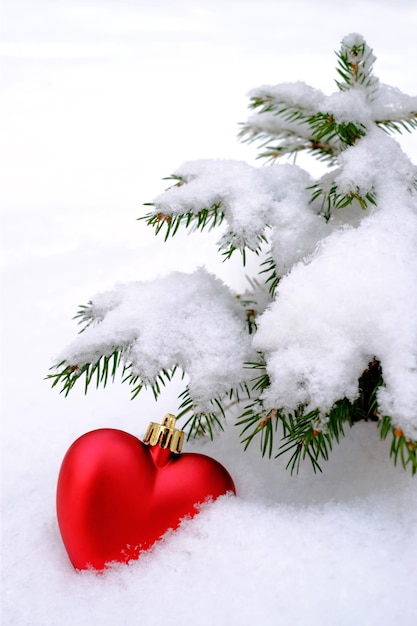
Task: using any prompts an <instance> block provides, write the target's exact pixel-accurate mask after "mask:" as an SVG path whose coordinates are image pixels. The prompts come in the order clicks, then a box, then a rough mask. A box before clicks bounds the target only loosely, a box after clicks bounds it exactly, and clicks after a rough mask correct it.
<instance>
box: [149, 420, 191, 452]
mask: <svg viewBox="0 0 417 626" xmlns="http://www.w3.org/2000/svg"><path fill="white" fill-rule="evenodd" d="M176 419H177V418H176V417H175V415H172V414H171V413H167V414H166V415H165V416H164V419H163V421H162V424H156V423H155V422H151V423H150V424H149V426H148V430H147V431H146V435H145V437H144V438H143V441H144V442H145V443H149V445H151V446H156V445H159V446H160V447H161V448H169V449H170V450H171V452H181V450H182V443H183V441H184V433H183V431H182V430H178V429H177V428H175V422H176Z"/></svg>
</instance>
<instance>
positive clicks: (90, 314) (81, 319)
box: [72, 300, 97, 333]
mask: <svg viewBox="0 0 417 626" xmlns="http://www.w3.org/2000/svg"><path fill="white" fill-rule="evenodd" d="M72 319H74V320H77V324H78V325H81V324H83V328H81V330H80V331H79V332H80V333H83V332H84V331H85V330H86V328H88V327H89V326H90V325H91V324H92V323H93V322H95V321H97V318H96V317H95V315H94V311H93V302H92V301H91V300H89V301H88V302H87V304H81V305H80V307H79V309H78V311H77V313H76V314H75V315H74V317H73V318H72Z"/></svg>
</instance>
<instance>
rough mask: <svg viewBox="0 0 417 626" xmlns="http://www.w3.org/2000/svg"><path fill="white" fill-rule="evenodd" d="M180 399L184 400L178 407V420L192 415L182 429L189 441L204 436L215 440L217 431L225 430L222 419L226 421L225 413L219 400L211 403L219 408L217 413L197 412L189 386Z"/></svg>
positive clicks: (215, 399)
mask: <svg viewBox="0 0 417 626" xmlns="http://www.w3.org/2000/svg"><path fill="white" fill-rule="evenodd" d="M178 397H179V399H180V400H182V402H181V404H180V406H179V407H178V412H177V419H181V418H183V417H185V416H186V415H187V414H189V413H191V415H189V417H188V419H187V420H186V422H185V423H184V425H183V426H182V429H183V430H184V431H187V441H188V440H190V439H191V438H195V437H203V436H208V437H209V438H210V439H211V440H213V439H214V433H215V431H216V430H221V431H222V430H224V428H223V424H222V418H223V419H224V417H225V413H224V409H223V407H222V405H221V403H220V401H219V400H218V399H217V398H214V399H213V400H211V403H212V404H214V405H215V406H217V409H218V410H217V411H208V412H202V411H197V412H196V411H195V406H194V401H193V399H192V398H191V395H190V389H189V387H188V386H187V387H186V388H185V390H184V391H183V392H182V393H181V394H180V395H179V396H178Z"/></svg>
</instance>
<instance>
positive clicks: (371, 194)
mask: <svg viewBox="0 0 417 626" xmlns="http://www.w3.org/2000/svg"><path fill="white" fill-rule="evenodd" d="M374 61H375V57H374V55H373V52H372V50H371V49H370V48H369V46H368V45H367V43H366V42H365V40H364V39H363V37H362V36H361V35H358V34H351V35H348V36H347V37H345V38H344V39H343V41H342V43H341V48H340V51H339V52H338V53H337V74H338V78H337V80H336V85H337V90H336V91H335V93H333V94H331V95H329V96H326V95H325V94H323V93H322V92H321V91H319V90H317V89H314V88H312V87H310V86H308V85H307V84H305V83H302V82H296V83H287V84H278V85H276V86H261V87H259V88H256V89H254V90H252V92H251V93H250V94H249V96H250V108H251V109H252V111H253V113H252V115H251V116H250V117H249V119H248V120H247V122H246V123H245V124H243V125H242V127H241V131H240V137H241V139H242V140H244V141H250V142H257V143H258V144H259V146H260V151H259V157H260V158H261V159H263V160H264V162H263V163H262V165H261V166H260V167H253V166H250V165H248V164H246V163H244V162H241V161H232V160H199V161H192V162H188V163H185V164H183V165H182V166H181V167H179V168H178V170H177V171H176V172H175V173H174V174H173V175H172V176H171V177H170V187H169V188H168V189H167V190H166V191H165V192H163V193H161V195H160V196H158V197H157V198H156V199H155V200H154V201H153V202H152V203H151V204H148V205H147V206H148V209H146V210H147V211H148V213H147V214H146V215H143V216H140V219H142V220H145V221H146V223H147V224H148V225H149V226H150V227H151V228H153V229H154V231H155V234H156V235H159V236H163V237H164V238H165V240H167V239H168V238H171V237H174V236H175V235H176V233H177V232H178V231H179V230H181V229H188V230H189V231H207V230H211V229H213V228H218V229H219V232H220V239H219V242H218V249H219V252H220V254H221V255H223V257H224V259H225V260H226V261H227V260H228V259H229V258H230V257H231V256H232V255H233V254H235V253H240V254H241V257H242V271H243V272H245V271H246V268H245V263H246V259H247V257H248V255H256V256H257V258H258V259H259V263H258V267H259V271H258V273H257V275H256V276H253V277H251V278H249V279H248V288H247V290H246V292H245V293H241V294H236V293H233V292H232V291H231V289H229V287H227V286H226V285H225V284H223V283H222V282H221V281H220V280H219V279H218V278H217V277H216V276H213V275H211V274H209V273H208V272H207V271H206V270H205V269H199V270H197V271H196V272H194V273H191V274H184V273H179V272H176V273H172V274H170V275H168V276H167V277H166V278H162V279H158V280H154V281H150V282H136V283H129V284H125V285H119V286H117V287H115V288H114V289H112V290H111V291H109V292H106V293H104V294H99V295H97V296H95V297H94V298H92V300H91V301H90V302H89V303H88V304H87V305H85V306H82V307H81V308H80V310H79V312H78V313H77V315H76V318H77V319H78V322H79V323H80V324H81V326H82V329H81V333H80V334H79V335H78V337H77V338H76V339H75V340H74V342H73V343H72V344H71V345H70V346H68V348H66V350H64V351H63V353H62V355H61V358H60V359H59V362H58V363H57V364H56V365H55V366H54V368H53V369H54V371H53V372H52V373H51V374H50V375H49V378H51V379H52V384H53V386H55V385H57V386H58V387H60V388H61V390H62V391H63V392H64V393H65V394H67V393H68V392H69V391H70V390H71V389H72V387H73V386H74V384H75V383H78V382H80V381H82V382H83V383H84V386H85V389H86V390H87V389H89V388H90V386H91V385H92V384H93V383H95V384H96V385H97V386H98V385H104V386H105V385H106V384H107V382H108V381H109V380H113V379H114V378H115V376H116V375H117V374H118V373H119V372H120V374H121V376H122V380H123V381H125V382H126V383H128V384H129V385H130V386H131V391H132V397H136V396H137V395H138V394H139V392H140V391H141V390H142V389H143V388H147V387H149V388H151V389H152V391H153V393H154V396H155V398H158V396H159V394H160V391H161V389H162V387H163V386H165V385H166V384H167V383H168V382H169V381H170V380H171V379H172V377H173V376H174V375H175V373H176V372H178V374H177V375H179V376H182V377H183V379H184V390H183V391H182V393H181V394H180V396H179V403H178V412H177V415H178V418H179V419H180V420H182V424H181V422H180V424H181V426H182V428H183V429H185V430H186V431H187V432H188V436H199V435H208V436H210V437H213V436H214V433H215V431H216V430H218V429H222V428H223V424H224V419H225V418H226V417H227V415H228V413H231V414H233V415H234V416H236V415H237V418H236V425H237V426H238V432H239V433H240V439H241V442H242V443H243V445H244V446H245V448H246V447H247V446H248V445H249V444H251V443H252V442H254V441H258V442H259V444H260V450H261V453H262V455H265V454H266V455H269V456H280V455H285V456H286V457H287V460H288V463H287V467H288V468H289V469H290V470H291V471H294V470H295V471H296V470H297V469H298V468H299V464H300V462H301V461H302V460H303V459H306V458H308V459H309V460H310V461H311V463H312V466H313V468H314V470H315V471H316V470H320V469H321V467H320V465H321V464H322V461H323V460H326V459H327V458H328V456H329V452H330V450H331V449H332V448H333V447H334V444H335V442H338V441H339V439H340V437H341V436H343V434H344V430H345V429H346V428H347V427H350V426H352V425H353V424H354V422H356V421H358V420H368V421H374V422H375V424H376V427H378V428H379V431H380V434H381V437H382V438H386V437H390V438H391V441H392V444H391V456H392V457H393V459H394V462H397V461H398V462H400V463H401V464H402V465H403V466H404V467H408V468H409V469H410V470H411V471H412V473H415V472H416V471H417V185H416V181H417V173H416V167H415V166H413V164H412V163H411V162H410V160H409V159H408V157H407V156H406V155H405V154H404V153H403V152H402V150H401V148H400V146H399V144H398V142H397V141H395V139H394V138H393V135H395V134H396V133H402V132H404V131H411V130H413V129H414V128H416V127H417V98H416V97H410V96H407V95H405V94H403V93H401V92H400V91H399V90H398V89H395V88H393V87H389V86H387V85H384V84H382V83H381V82H380V81H379V80H378V78H377V77H376V76H375V74H374V72H373V66H374ZM299 153H306V154H310V155H312V156H313V157H314V158H316V159H318V160H319V161H321V162H322V163H323V164H324V166H325V167H326V171H325V173H324V174H323V175H322V176H320V177H318V178H315V179H314V178H313V177H312V176H311V175H310V174H309V173H308V172H307V171H306V170H305V169H302V168H301V167H299V166H298V165H296V164H295V159H296V157H297V155H298V154H299ZM290 159H291V161H290ZM280 160H281V161H283V160H284V161H285V162H284V163H280V162H279V161H280ZM201 261H202V262H204V259H201ZM172 311H180V312H181V313H180V314H172ZM232 407H233V408H232Z"/></svg>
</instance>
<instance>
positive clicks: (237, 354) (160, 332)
mask: <svg viewBox="0 0 417 626" xmlns="http://www.w3.org/2000/svg"><path fill="white" fill-rule="evenodd" d="M90 310H91V313H90V319H89V325H88V327H87V328H86V329H85V330H84V331H83V332H82V333H81V334H80V335H79V336H78V337H77V338H76V339H75V340H74V341H73V342H72V343H71V344H70V345H69V346H68V347H67V348H66V349H65V350H64V351H63V352H62V354H61V355H60V356H59V357H58V361H59V362H60V364H61V367H62V365H66V366H69V367H70V368H72V369H73V371H76V369H75V368H82V366H83V365H85V364H87V363H91V364H94V363H96V362H97V361H98V359H100V358H101V357H103V356H110V355H112V354H113V353H114V351H115V350H116V349H117V350H120V351H121V353H122V359H123V361H124V364H125V365H128V366H129V372H130V375H132V376H139V377H140V379H141V380H142V381H143V383H144V384H150V385H152V383H153V382H154V381H155V379H156V378H157V376H158V374H159V372H160V371H161V370H166V371H169V370H172V369H173V368H174V367H179V368H180V369H181V370H182V371H184V372H186V373H187V375H188V376H189V379H190V383H189V386H190V394H191V396H192V397H193V400H194V401H195V403H200V404H201V405H204V404H205V403H207V402H208V401H209V400H210V399H211V398H213V395H217V394H219V395H220V394H222V393H225V392H226V391H228V390H230V389H231V388H233V387H234V386H236V385H239V384H240V383H242V382H243V381H244V379H245V376H247V372H246V371H245V370H244V368H243V363H244V362H245V361H247V360H251V357H252V350H251V347H250V343H249V336H248V335H247V333H246V328H245V326H246V315H245V311H244V309H243V307H242V306H241V305H240V304H239V302H238V300H237V299H236V297H235V296H234V295H233V294H232V293H231V292H230V290H229V289H228V288H227V287H226V286H225V285H224V284H223V283H222V282H221V281H220V280H219V279H217V278H215V277H214V276H212V275H210V274H209V273H208V272H206V271H205V270H204V269H200V270H198V271H196V272H195V273H194V274H184V273H179V272H177V273H173V274H170V275H169V276H167V277H165V278H161V279H158V280H154V281H152V282H133V283H128V284H124V285H119V286H116V287H115V288H114V289H113V290H112V291H109V292H106V293H102V294H99V295H97V296H95V297H94V298H93V300H92V304H91V309H90Z"/></svg>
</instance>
